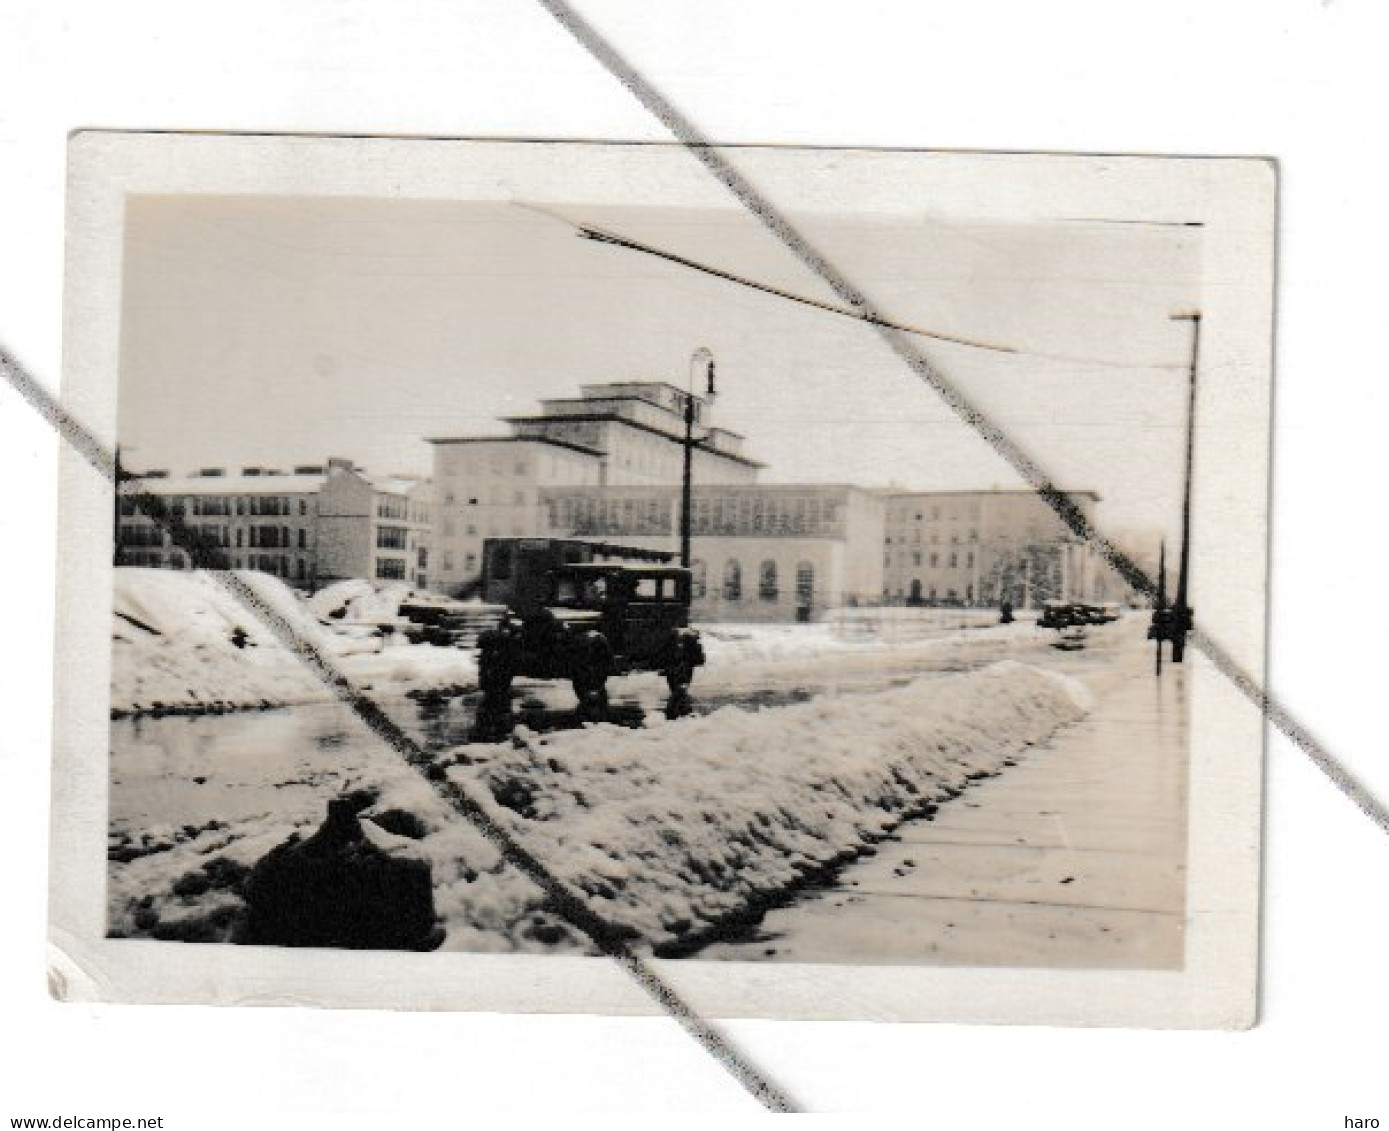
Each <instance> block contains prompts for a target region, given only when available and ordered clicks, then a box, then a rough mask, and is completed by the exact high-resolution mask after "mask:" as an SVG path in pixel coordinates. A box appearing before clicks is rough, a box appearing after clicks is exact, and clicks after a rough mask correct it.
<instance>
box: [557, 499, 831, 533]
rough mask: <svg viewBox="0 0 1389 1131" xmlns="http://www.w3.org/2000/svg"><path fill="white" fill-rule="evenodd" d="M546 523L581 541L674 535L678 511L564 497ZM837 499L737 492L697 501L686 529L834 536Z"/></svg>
mask: <svg viewBox="0 0 1389 1131" xmlns="http://www.w3.org/2000/svg"><path fill="white" fill-rule="evenodd" d="M546 505H547V507H548V509H549V517H550V525H551V526H552V527H553V528H555V529H558V530H567V531H571V532H572V533H573V534H575V535H577V536H579V537H594V536H604V537H612V536H618V537H621V536H624V535H628V536H633V537H642V536H647V537H651V536H659V535H669V534H671V533H673V532H674V527H675V523H676V522H677V521H678V517H677V516H678V514H679V507H678V505H677V504H676V503H675V502H674V501H673V500H672V499H670V498H650V499H640V498H637V499H594V498H591V497H589V496H585V495H564V496H560V497H556V498H551V499H549V500H548V501H547V504H546ZM842 519H843V503H842V500H840V499H833V498H823V497H820V496H814V495H809V496H808V495H796V496H786V497H767V496H764V495H742V496H739V495H737V494H732V495H727V496H720V497H717V498H713V499H710V498H696V499H695V500H694V506H693V509H692V513H691V515H690V529H691V532H692V533H693V534H694V535H696V536H702V537H714V536H719V535H723V536H730V535H731V536H734V537H737V536H746V535H749V534H772V535H792V536H794V535H803V536H817V535H819V536H824V535H837V534H839V533H840V526H841V523H842Z"/></svg>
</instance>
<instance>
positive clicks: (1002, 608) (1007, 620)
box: [998, 597, 1013, 624]
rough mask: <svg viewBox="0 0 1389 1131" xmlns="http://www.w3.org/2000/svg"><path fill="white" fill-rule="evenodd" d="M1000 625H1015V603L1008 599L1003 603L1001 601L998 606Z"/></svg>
mask: <svg viewBox="0 0 1389 1131" xmlns="http://www.w3.org/2000/svg"><path fill="white" fill-rule="evenodd" d="M998 623H999V624H1012V623H1013V602H1012V601H1010V600H1008V599H1007V598H1006V597H1005V598H1004V599H1003V600H1002V601H1000V602H999V605H998Z"/></svg>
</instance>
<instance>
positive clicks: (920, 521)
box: [882, 490, 1122, 607]
mask: <svg viewBox="0 0 1389 1131" xmlns="http://www.w3.org/2000/svg"><path fill="white" fill-rule="evenodd" d="M1065 495H1066V497H1067V498H1068V499H1069V500H1070V501H1071V502H1072V503H1073V504H1074V505H1075V506H1076V508H1077V509H1078V510H1079V511H1080V512H1081V514H1083V515H1084V516H1085V517H1086V519H1087V520H1093V517H1094V511H1095V504H1096V503H1098V502H1099V496H1098V495H1097V494H1096V493H1095V492H1094V491H1067V492H1065ZM885 496H886V498H885V502H886V507H885V515H886V521H885V524H884V528H883V534H882V553H883V558H882V561H883V597H884V599H885V600H887V601H890V602H893V603H906V604H941V603H945V604H964V605H994V604H998V603H999V602H1000V601H1001V600H1004V599H1007V600H1009V601H1011V602H1012V603H1013V604H1014V605H1016V606H1019V607H1025V606H1035V605H1037V604H1039V603H1040V602H1042V601H1045V600H1049V599H1057V600H1097V601H1102V600H1108V599H1110V597H1111V595H1112V594H1117V593H1118V592H1119V591H1120V590H1121V589H1122V586H1121V585H1119V584H1118V582H1117V579H1116V578H1115V577H1114V576H1113V574H1112V571H1110V570H1109V569H1108V567H1106V566H1105V565H1104V564H1103V562H1101V561H1100V560H1099V558H1098V556H1097V555H1096V554H1095V552H1094V550H1093V549H1092V548H1091V547H1090V546H1088V545H1087V544H1085V543H1083V542H1081V541H1080V539H1078V538H1076V536H1075V535H1074V534H1073V533H1072V532H1071V531H1070V530H1069V529H1068V528H1067V527H1066V525H1065V524H1064V523H1063V522H1062V521H1061V519H1060V518H1059V517H1058V516H1057V515H1056V513H1055V512H1054V511H1053V510H1052V509H1051V507H1050V506H1048V504H1047V502H1046V500H1044V499H1043V498H1042V497H1041V496H1040V495H1038V494H1037V493H1036V492H1035V491H1028V490H1012V491H1000V490H992V491H888V492H885Z"/></svg>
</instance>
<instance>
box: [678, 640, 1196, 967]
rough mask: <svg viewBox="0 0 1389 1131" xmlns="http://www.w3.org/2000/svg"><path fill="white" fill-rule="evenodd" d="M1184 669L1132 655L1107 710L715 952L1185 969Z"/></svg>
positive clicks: (1103, 696)
mask: <svg viewBox="0 0 1389 1131" xmlns="http://www.w3.org/2000/svg"><path fill="white" fill-rule="evenodd" d="M1184 675H1185V672H1184V670H1183V669H1182V668H1180V667H1176V666H1168V668H1167V669H1166V670H1165V671H1164V673H1163V677H1162V679H1161V680H1160V681H1159V680H1157V679H1155V678H1154V677H1153V675H1152V670H1151V667H1148V666H1143V665H1140V664H1139V663H1138V662H1137V661H1136V658H1135V659H1133V660H1131V659H1129V658H1128V657H1126V658H1125V659H1124V660H1123V661H1121V663H1120V666H1119V669H1118V670H1117V671H1114V672H1112V673H1110V678H1107V679H1106V680H1105V682H1106V683H1107V684H1109V686H1108V687H1106V688H1104V689H1102V690H1101V691H1100V692H1099V695H1100V698H1099V702H1098V704H1097V706H1096V708H1095V710H1094V711H1093V712H1092V713H1091V715H1090V716H1089V717H1088V718H1087V719H1086V720H1085V721H1083V722H1081V723H1080V724H1078V725H1076V726H1074V727H1071V728H1068V729H1067V730H1065V731H1063V732H1061V733H1060V734H1058V735H1057V736H1056V738H1055V739H1054V740H1053V741H1052V742H1051V743H1048V744H1047V745H1045V746H1041V747H1038V748H1036V749H1035V750H1033V751H1031V752H1030V753H1029V754H1028V755H1027V756H1026V757H1025V758H1024V759H1023V760H1021V761H1020V762H1019V764H1018V765H1016V766H1013V767H1010V768H1008V769H1006V770H1005V771H1004V772H1003V774H1002V775H1000V776H999V777H996V778H990V779H987V780H985V781H982V782H979V783H978V784H977V785H975V786H974V787H972V788H970V789H969V790H967V791H966V792H965V793H964V794H962V795H961V796H960V797H958V798H956V799H955V800H953V801H951V802H949V803H947V804H945V805H943V806H941V808H940V810H939V811H938V812H937V814H936V816H935V818H934V819H933V820H929V821H916V822H913V823H911V824H910V825H907V826H904V827H903V828H901V829H899V830H898V833H897V836H896V838H895V839H893V840H889V841H885V842H884V843H883V844H881V845H880V846H879V851H878V853H877V855H875V856H873V857H870V858H868V859H866V860H864V861H862V862H861V863H858V864H855V865H853V866H851V867H850V868H848V869H846V870H845V872H844V873H843V874H842V875H841V877H840V881H839V883H838V884H836V886H835V887H834V888H831V889H826V890H824V891H821V892H818V893H813V894H808V895H807V896H805V897H804V898H802V899H801V900H799V901H797V903H796V904H794V905H792V906H790V907H786V908H782V909H779V910H774V911H771V912H769V913H768V915H767V917H766V919H765V920H764V922H763V924H762V926H761V928H760V930H759V931H758V933H757V936H756V938H755V939H752V940H748V941H744V942H739V943H730V944H719V945H717V946H714V947H710V948H708V949H707V950H705V951H703V952H701V955H700V956H701V957H703V958H725V959H735V960H736V959H757V960H761V961H766V960H767V959H769V958H770V959H773V960H775V961H785V962H858V963H875V962H881V963H891V964H917V963H925V964H952V965H956V964H968V965H998V966H1062V967H1088V968H1136V967H1141V968H1149V969H1151V968H1173V967H1179V966H1180V965H1181V963H1182V953H1183V949H1182V933H1183V923H1184V911H1185V879H1186V868H1185V861H1186V791H1187V785H1186V776H1187V775H1186V770H1187V743H1186V735H1187V715H1186V703H1185V696H1184V682H1183V681H1184Z"/></svg>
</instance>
